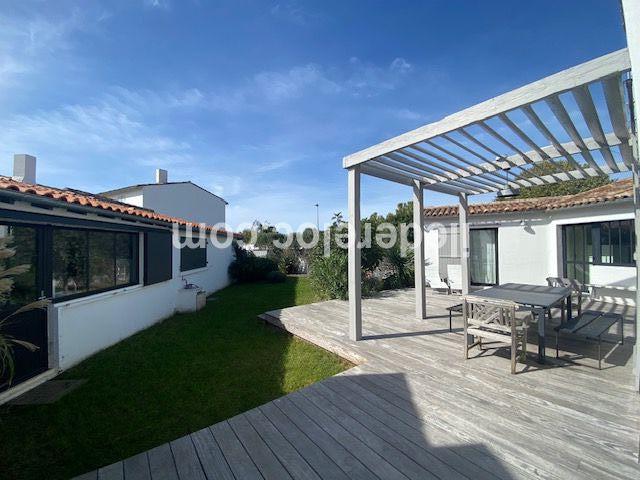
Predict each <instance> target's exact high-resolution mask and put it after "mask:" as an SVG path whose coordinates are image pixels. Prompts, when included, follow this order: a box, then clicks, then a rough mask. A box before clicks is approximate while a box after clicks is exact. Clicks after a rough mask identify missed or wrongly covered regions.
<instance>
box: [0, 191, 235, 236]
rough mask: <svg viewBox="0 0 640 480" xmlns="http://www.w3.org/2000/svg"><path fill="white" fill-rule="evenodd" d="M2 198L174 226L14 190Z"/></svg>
mask: <svg viewBox="0 0 640 480" xmlns="http://www.w3.org/2000/svg"><path fill="white" fill-rule="evenodd" d="M2 198H8V199H10V200H11V201H12V202H13V201H15V200H18V201H23V202H28V203H30V204H32V205H34V206H43V207H44V208H64V209H66V210H67V211H69V212H72V213H80V214H85V213H93V214H95V215H98V216H101V217H107V218H113V219H116V220H127V221H130V222H132V223H138V224H146V225H153V226H156V227H163V228H171V227H172V225H173V224H174V222H167V221H163V220H154V219H152V218H145V217H141V216H139V215H131V214H128V213H120V212H114V211H113V210H106V209H103V208H95V207H88V206H86V205H78V204H75V203H69V202H63V201H60V200H55V199H53V198H49V197H43V196H40V195H33V194H30V193H22V192H17V191H15V190H0V200H1V199H2ZM176 224H177V225H179V226H180V228H186V227H187V226H186V225H181V224H179V223H177V222H176ZM192 229H193V230H196V231H200V229H199V228H198V226H197V224H195V225H192ZM216 235H220V236H228V235H231V236H233V237H234V238H238V236H237V235H236V234H235V233H233V232H221V231H219V230H216Z"/></svg>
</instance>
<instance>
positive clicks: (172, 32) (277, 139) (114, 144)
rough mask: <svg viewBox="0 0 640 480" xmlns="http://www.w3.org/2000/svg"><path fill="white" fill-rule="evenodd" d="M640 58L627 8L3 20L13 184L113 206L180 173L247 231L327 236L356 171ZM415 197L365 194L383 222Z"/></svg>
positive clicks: (71, 7)
mask: <svg viewBox="0 0 640 480" xmlns="http://www.w3.org/2000/svg"><path fill="white" fill-rule="evenodd" d="M624 46H625V39H624V33H623V30H622V26H621V17H620V13H619V6H618V2H617V1H614V0H593V1H589V0H576V1H570V0H562V1H558V0H555V1H545V0H538V1H535V2H518V1H513V0H505V1H491V2H489V1H484V2H479V1H478V2H474V1H461V0H460V1H445V0H442V1H422V2H408V1H401V0H398V1H384V2H383V1H374V0H369V1H359V2H356V1H347V0H343V1H332V0H324V1H321V2H320V1H316V2H303V1H293V2H287V1H282V2H277V1H276V2H268V1H246V0H233V1H215V2H207V1H205V0H198V1H197V0H191V1H189V0H183V1H178V0H155V1H154V0H138V1H136V0H130V1H121V2H90V1H83V2H65V1H56V2H45V1H36V2H31V1H21V2H2V5H1V6H0V173H3V174H10V172H11V162H12V157H13V154H14V153H31V154H34V155H36V156H37V157H38V181H39V182H40V183H44V184H49V185H54V186H68V187H74V188H80V189H84V190H89V191H96V192H97V191H103V190H108V189H112V188H117V187H120V186H125V185H129V184H134V183H142V182H147V181H152V180H153V171H154V169H155V168H156V167H162V168H166V169H168V170H169V177H170V180H192V181H194V182H196V183H198V184H200V185H202V186H203V187H205V188H207V189H210V190H211V191H213V192H215V193H217V194H219V195H222V196H223V197H224V198H225V199H227V200H228V201H229V204H230V205H229V207H228V213H227V216H228V221H229V222H230V223H231V224H232V225H235V224H238V223H239V222H245V221H247V222H251V221H252V220H254V219H260V220H261V221H268V222H271V223H276V222H288V223H291V224H292V225H294V226H297V225H299V224H301V223H302V222H313V223H315V208H314V207H313V205H314V204H315V203H320V212H321V218H320V220H321V223H324V222H327V221H329V220H330V218H331V215H332V214H333V212H337V211H343V212H345V211H346V172H345V171H344V170H343V169H342V163H341V162H342V157H343V156H344V155H346V154H349V153H352V152H354V151H357V150H359V149H361V148H364V147H367V146H369V145H371V144H374V143H377V142H379V141H382V140H384V139H386V138H388V137H391V136H394V135H397V134H400V133H402V132H404V131H406V130H409V129H413V128H416V127H418V126H420V125H423V124H426V123H429V122H431V121H435V120H438V119H439V118H441V117H443V116H445V115H447V114H449V113H452V112H455V111H457V110H459V109H461V108H464V107H467V106H470V105H472V104H474V103H477V102H479V101H482V100H485V99H487V98H490V97H492V96H495V95H497V94H500V93H503V92H505V91H508V90H511V89H513V88H515V87H518V86H520V85H523V84H525V83H528V82H530V81H533V80H536V79H538V78H540V77H543V76H545V75H548V74H551V73H554V72H556V71H559V70H562V69H564V68H567V67H569V66H572V65H574V64H577V63H580V62H583V61H586V60H589V59H591V58H594V57H596V56H599V55H602V54H605V53H608V52H610V51H613V50H616V49H619V48H622V47H624ZM409 197H410V192H409V190H408V188H407V187H402V186H397V185H393V184H390V183H387V182H382V181H378V180H375V179H371V178H365V179H364V181H363V213H364V214H365V215H366V214H369V213H371V212H372V211H378V212H380V213H386V212H388V211H390V210H393V209H394V207H395V204H396V203H398V202H399V201H405V200H407V199H408V198H409ZM426 201H427V202H428V203H432V204H442V203H447V202H450V201H451V199H450V198H447V197H446V196H440V195H437V194H431V193H428V194H427V195H426Z"/></svg>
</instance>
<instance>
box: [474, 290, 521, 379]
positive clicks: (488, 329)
mask: <svg viewBox="0 0 640 480" xmlns="http://www.w3.org/2000/svg"><path fill="white" fill-rule="evenodd" d="M517 311H518V305H517V304H516V303H514V302H510V301H506V300H497V299H488V298H483V297H474V296H473V295H467V296H466V297H465V298H464V301H463V303H462V316H463V318H464V356H465V359H468V358H469V350H471V349H472V348H473V347H475V346H476V345H477V346H479V347H480V349H482V339H483V338H485V339H488V340H491V341H497V342H504V343H510V344H511V373H516V361H517V354H518V346H521V350H522V358H521V360H522V361H524V359H525V357H526V355H527V329H528V328H529V319H530V318H531V317H530V315H527V316H526V317H524V318H517V317H516V312H517ZM469 335H471V336H473V342H472V343H471V344H470V343H469Z"/></svg>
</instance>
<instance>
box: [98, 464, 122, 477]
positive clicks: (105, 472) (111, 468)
mask: <svg viewBox="0 0 640 480" xmlns="http://www.w3.org/2000/svg"><path fill="white" fill-rule="evenodd" d="M123 479H124V468H123V463H122V462H116V463H112V464H111V465H107V466H106V467H102V468H99V469H98V480H123Z"/></svg>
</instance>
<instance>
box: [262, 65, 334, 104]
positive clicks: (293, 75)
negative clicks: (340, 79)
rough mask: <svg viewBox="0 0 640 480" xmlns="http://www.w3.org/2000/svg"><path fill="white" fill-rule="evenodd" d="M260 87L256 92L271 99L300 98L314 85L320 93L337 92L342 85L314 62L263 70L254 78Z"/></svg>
mask: <svg viewBox="0 0 640 480" xmlns="http://www.w3.org/2000/svg"><path fill="white" fill-rule="evenodd" d="M253 84H254V86H255V87H256V88H257V89H258V91H257V92H254V94H257V95H260V96H264V97H266V98H267V100H270V101H274V102H275V101H280V100H286V99H290V98H298V97H300V96H301V95H302V93H303V92H304V91H305V90H306V89H307V88H311V87H313V88H314V89H316V91H319V92H320V93H337V92H339V91H340V90H341V88H340V86H339V85H338V84H337V83H335V82H334V81H332V80H330V79H328V78H327V77H326V76H325V75H324V73H323V72H322V69H321V68H320V67H319V66H317V65H314V64H307V65H303V66H298V67H293V68H291V69H290V70H288V71H286V72H284V73H282V72H261V73H258V74H257V75H256V76H255V77H254V79H253Z"/></svg>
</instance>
